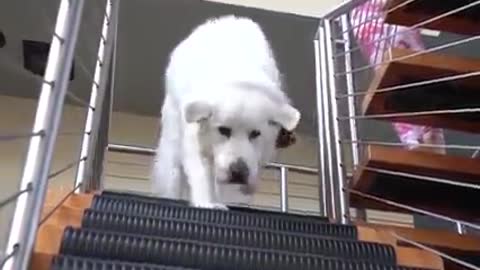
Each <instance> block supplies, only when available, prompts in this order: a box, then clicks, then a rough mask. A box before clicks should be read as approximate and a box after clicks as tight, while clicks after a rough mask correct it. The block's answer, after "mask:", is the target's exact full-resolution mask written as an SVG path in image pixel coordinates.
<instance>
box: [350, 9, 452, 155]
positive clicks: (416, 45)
mask: <svg viewBox="0 0 480 270" xmlns="http://www.w3.org/2000/svg"><path fill="white" fill-rule="evenodd" d="M386 2H387V0H371V1H368V2H366V3H365V4H363V5H361V6H359V7H357V8H356V9H354V10H353V11H352V13H351V14H350V20H351V25H352V27H353V28H354V29H353V33H354V35H355V37H356V39H357V42H358V44H359V46H360V47H361V49H362V52H363V53H364V54H365V55H366V56H368V58H369V61H370V63H371V64H373V65H375V64H380V63H382V62H384V61H386V60H388V59H384V57H385V55H388V54H385V53H384V52H387V50H388V49H390V48H391V47H397V48H406V49H411V50H417V51H418V50H423V49H425V47H424V45H423V43H422V40H421V37H420V33H419V31H417V30H415V31H411V30H408V31H404V30H405V29H406V28H405V27H401V26H394V25H388V24H386V23H385V16H384V12H383V10H384V7H385V4H386ZM403 31H404V32H403ZM380 39H384V40H381V41H377V40H380ZM379 66H380V65H378V66H377V67H379ZM393 126H394V128H395V131H396V132H397V134H398V136H399V138H400V140H401V142H402V143H405V144H406V145H407V147H408V148H415V147H416V146H417V145H418V144H420V143H426V144H441V145H443V144H444V143H445V142H444V136H443V130H442V129H439V128H432V127H427V126H418V125H412V124H408V123H393ZM439 152H442V153H443V152H444V150H442V149H440V151H439Z"/></svg>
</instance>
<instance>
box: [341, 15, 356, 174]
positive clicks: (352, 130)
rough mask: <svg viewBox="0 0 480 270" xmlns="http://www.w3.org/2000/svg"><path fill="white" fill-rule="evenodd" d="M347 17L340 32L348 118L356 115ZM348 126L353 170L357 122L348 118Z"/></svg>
mask: <svg viewBox="0 0 480 270" xmlns="http://www.w3.org/2000/svg"><path fill="white" fill-rule="evenodd" d="M348 21H349V20H348V15H347V14H345V15H343V16H342V19H341V24H342V32H343V40H344V44H343V46H344V49H345V52H347V53H346V54H345V55H344V60H345V72H348V73H347V74H345V79H346V83H347V94H348V95H349V96H348V116H349V117H350V116H354V115H355V114H356V108H355V97H354V96H352V94H353V92H354V80H353V73H351V72H350V71H351V70H352V53H351V51H350V49H351V43H350V33H349V32H348V29H349V27H348V26H349V22H348ZM349 124H350V136H351V141H352V143H351V147H352V160H353V168H355V167H356V166H357V165H358V161H359V149H358V144H356V143H355V142H356V141H357V140H358V136H357V122H356V120H355V119H354V118H350V120H349Z"/></svg>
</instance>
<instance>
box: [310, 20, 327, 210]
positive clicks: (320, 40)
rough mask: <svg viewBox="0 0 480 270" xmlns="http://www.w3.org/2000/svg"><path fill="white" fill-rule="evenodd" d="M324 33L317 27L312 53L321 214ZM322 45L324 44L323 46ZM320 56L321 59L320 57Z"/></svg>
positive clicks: (323, 186)
mask: <svg viewBox="0 0 480 270" xmlns="http://www.w3.org/2000/svg"><path fill="white" fill-rule="evenodd" d="M324 39H325V33H324V30H323V27H319V28H318V32H317V37H316V38H315V40H314V41H313V47H314V53H315V84H316V88H315V94H316V105H317V138H318V169H319V172H318V187H319V190H318V196H319V204H320V205H319V209H320V215H321V216H328V215H329V212H328V202H327V200H328V198H327V195H328V194H329V193H328V192H327V188H328V187H327V186H328V185H327V179H328V177H329V176H328V165H327V164H326V162H327V159H326V158H325V153H326V150H325V136H324V132H325V123H324V121H325V117H324V115H323V100H322V93H323V92H324V91H326V89H325V88H323V86H324V84H323V77H324V76H322V74H324V73H325V72H326V70H325V69H322V68H321V66H322V65H324V63H325V59H324V58H322V56H323V57H324V55H322V56H321V51H320V46H321V44H325V40H324ZM323 47H324V46H323ZM321 58H322V59H321Z"/></svg>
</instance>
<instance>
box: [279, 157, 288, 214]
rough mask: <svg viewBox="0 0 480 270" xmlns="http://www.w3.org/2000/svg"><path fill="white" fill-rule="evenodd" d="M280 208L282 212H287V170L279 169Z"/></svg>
mask: <svg viewBox="0 0 480 270" xmlns="http://www.w3.org/2000/svg"><path fill="white" fill-rule="evenodd" d="M280 206H281V209H282V212H288V169H287V168H285V167H283V166H282V167H280Z"/></svg>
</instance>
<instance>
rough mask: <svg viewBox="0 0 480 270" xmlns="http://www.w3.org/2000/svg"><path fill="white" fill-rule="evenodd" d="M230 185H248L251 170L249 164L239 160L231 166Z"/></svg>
mask: <svg viewBox="0 0 480 270" xmlns="http://www.w3.org/2000/svg"><path fill="white" fill-rule="evenodd" d="M229 170H230V181H229V182H230V183H232V184H247V182H248V176H249V174H250V170H249V169H248V166H247V163H245V161H243V159H237V161H235V162H234V163H232V164H230V167H229Z"/></svg>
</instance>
